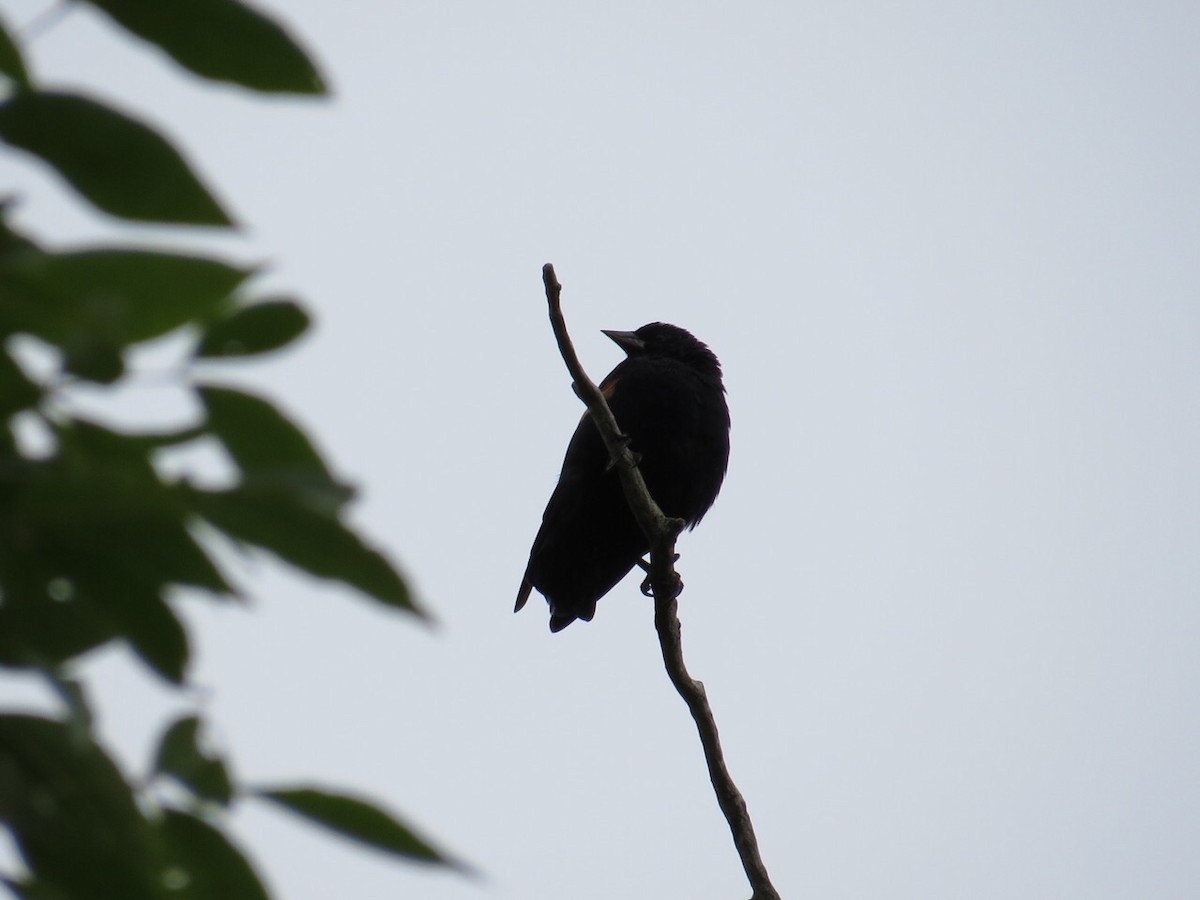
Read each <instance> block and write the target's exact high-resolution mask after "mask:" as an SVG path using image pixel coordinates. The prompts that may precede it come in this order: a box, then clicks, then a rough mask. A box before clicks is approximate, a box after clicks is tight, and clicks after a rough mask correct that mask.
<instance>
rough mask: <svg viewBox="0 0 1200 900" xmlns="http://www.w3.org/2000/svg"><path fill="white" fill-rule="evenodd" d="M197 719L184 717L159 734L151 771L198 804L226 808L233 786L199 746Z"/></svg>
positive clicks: (222, 767) (219, 763) (218, 762)
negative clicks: (172, 781) (174, 783)
mask: <svg viewBox="0 0 1200 900" xmlns="http://www.w3.org/2000/svg"><path fill="white" fill-rule="evenodd" d="M199 738H200V719H199V718H198V717H197V716H184V717H183V718H180V719H177V720H176V721H175V722H173V723H172V724H171V727H170V728H168V729H167V731H166V733H165V734H163V736H162V740H161V741H160V742H159V745H158V754H157V756H156V757H155V761H154V770H155V771H156V772H158V773H159V774H162V775H169V776H171V777H173V778H175V779H176V780H178V781H179V782H180V783H181V784H183V785H184V786H185V787H187V788H188V789H189V790H190V791H191V792H192V793H193V794H195V795H196V796H197V797H199V798H200V799H202V800H212V801H214V802H216V803H219V804H221V805H222V806H228V805H229V803H230V801H231V800H232V799H233V783H232V782H231V781H230V780H229V772H228V770H227V769H226V768H225V763H224V762H222V761H221V760H220V759H219V758H217V757H215V756H212V755H210V754H208V753H206V752H205V751H204V749H203V748H202V747H201V746H200V739H199Z"/></svg>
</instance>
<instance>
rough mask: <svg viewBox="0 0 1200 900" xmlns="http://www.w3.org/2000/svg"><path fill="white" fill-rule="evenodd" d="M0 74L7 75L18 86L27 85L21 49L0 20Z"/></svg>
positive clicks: (25, 86)
mask: <svg viewBox="0 0 1200 900" xmlns="http://www.w3.org/2000/svg"><path fill="white" fill-rule="evenodd" d="M0 75H7V76H8V77H9V78H11V79H12V80H13V81H15V82H16V83H17V85H18V86H19V87H23V88H28V87H29V71H28V70H27V69H26V68H25V60H24V59H22V58H21V50H20V48H19V47H17V45H16V43H15V42H14V41H13V39H12V36H11V35H10V34H9V33H8V29H7V28H6V27H5V26H4V22H3V21H0Z"/></svg>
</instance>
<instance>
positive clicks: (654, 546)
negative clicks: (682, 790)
mask: <svg viewBox="0 0 1200 900" xmlns="http://www.w3.org/2000/svg"><path fill="white" fill-rule="evenodd" d="M542 281H543V282H544V283H545V285H546V300H547V302H548V304H549V306H550V324H551V326H552V327H553V328H554V338H555V340H556V341H557V342H558V349H559V352H560V353H561V354H562V358H563V361H564V362H565V363H566V364H567V370H568V371H569V372H570V373H571V378H572V379H573V380H574V385H573V387H574V388H575V393H576V394H577V395H578V396H579V399H580V400H582V401H583V402H584V403H585V404H586V405H587V408H588V412H589V413H590V414H591V416H592V421H594V422H595V423H596V428H597V430H598V431H599V432H600V436H601V438H603V440H604V446H605V447H607V448H608V453H609V457H610V458H611V460H612V463H613V465H614V466H615V467H616V469H617V474H618V475H619V476H620V479H621V489H622V490H623V491H624V493H625V499H626V500H627V501H628V503H629V508H630V509H631V510H632V511H633V515H634V518H636V519H637V522H638V525H639V526H641V529H642V531H643V532H644V533H645V535H646V537H647V539H648V540H649V542H650V571H649V581H650V586H651V588H652V590H653V594H654V627H655V629H656V630H657V631H658V640H659V643H660V644H661V645H662V654H663V663H664V664H665V665H666V668H667V676H668V677H669V678H670V679H671V683H672V684H673V685H675V690H676V691H678V692H679V696H680V697H682V698H683V702H684V703H686V704H687V707H688V711H689V712H691V714H692V718H693V719H694V720H695V721H696V730H697V731H698V732H699V733H700V743H701V745H702V746H703V747H704V759H705V761H706V762H707V763H708V776H709V778H710V779H711V781H712V785H713V790H714V791H716V794H717V803H718V804H719V805H720V807H721V812H723V813H724V814H725V820H726V821H727V822H728V823H729V830H730V831H731V832H732V833H733V843H734V846H735V847H736V848H737V852H738V856H739V857H741V860H742V868H744V869H745V870H746V877H747V878H748V879H749V881H750V886H751V887H752V888H753V889H754V896H753V897H752V898H751V900H779V892H778V891H776V890H775V888H774V886H773V885H772V884H771V879H770V877H769V876H768V875H767V869H766V866H764V865H763V861H762V857H761V856H760V855H759V852H758V840H757V839H756V838H755V836H754V823H753V822H751V820H750V813H749V812H748V811H747V809H746V801H745V800H744V799H743V798H742V794H741V791H739V790H738V788H737V785H736V784H734V783H733V778H732V777H730V775H729V770H728V769H727V768H726V767H725V755H724V754H723V753H722V751H721V739H720V736H719V735H718V733H717V722H716V719H714V718H713V714H712V708H711V707H710V706H709V705H708V697H707V695H706V694H705V692H704V685H703V684H701V683H700V682H699V681H696V680H695V679H694V678H692V676H691V675H689V674H688V671H687V667H686V666H685V665H684V662H683V644H682V642H681V640H680V632H681V626H680V624H679V604H678V602H677V600H676V597H678V595H679V592H680V590H681V589H682V587H683V582H682V581H681V580H680V578H679V574H678V573H677V572H676V571H675V539H676V538H677V537H678V536H679V532H680V531H681V530H682V528H683V524H684V523H683V521H682V520H681V519H673V518H671V517H669V516H666V515H664V514H663V511H662V510H661V509H660V508H659V506H658V504H657V503H655V502H654V498H653V497H651V496H650V492H649V491H648V490H647V489H646V482H645V480H644V479H643V478H642V473H641V472H640V471H639V470H638V467H637V457H636V456H635V455H634V453H633V452H632V451H631V450H630V449H629V438H628V437H627V436H626V435H625V434H623V433H622V432H621V429H620V426H619V425H618V424H617V420H616V418H614V417H613V414H612V410H610V409H609V408H608V402H607V401H606V400H605V399H604V395H603V394H602V393H601V392H600V389H599V388H598V387H596V385H595V383H594V382H593V381H592V380H591V379H590V378H588V376H587V373H586V372H585V371H584V370H583V366H582V364H581V363H580V362H579V356H578V355H577V354H576V353H575V347H574V345H573V344H572V343H571V338H570V335H568V334H567V324H566V322H565V321H564V319H563V314H562V285H561V284H559V283H558V277H557V276H556V275H555V273H554V266H552V265H551V264H550V263H546V265H545V266H543V267H542Z"/></svg>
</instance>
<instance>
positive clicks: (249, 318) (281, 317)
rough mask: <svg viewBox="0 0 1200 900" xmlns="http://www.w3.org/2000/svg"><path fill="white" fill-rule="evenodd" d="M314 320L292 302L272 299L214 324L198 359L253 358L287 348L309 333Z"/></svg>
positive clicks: (197, 350)
mask: <svg viewBox="0 0 1200 900" xmlns="http://www.w3.org/2000/svg"><path fill="white" fill-rule="evenodd" d="M310 322H311V320H310V319H309V317H308V313H306V312H305V311H304V310H303V309H302V308H301V307H300V306H299V305H298V304H296V303H293V302H292V301H290V300H270V301H266V302H263V303H256V304H254V305H253V306H246V307H243V308H242V309H239V310H237V311H236V312H234V313H233V314H232V315H230V316H228V317H226V318H224V319H219V320H217V321H216V322H213V323H212V324H211V325H210V326H209V327H208V329H207V330H206V331H205V332H204V336H203V338H202V339H201V341H200V345H199V346H198V347H197V348H196V356H198V357H212V356H253V355H255V354H258V353H268V352H270V351H272V350H278V349H279V348H280V347H286V346H287V345H288V344H290V343H291V342H292V341H294V340H295V339H296V338H298V337H299V336H300V335H302V334H303V333H304V332H305V331H307V330H308V326H309V324H310Z"/></svg>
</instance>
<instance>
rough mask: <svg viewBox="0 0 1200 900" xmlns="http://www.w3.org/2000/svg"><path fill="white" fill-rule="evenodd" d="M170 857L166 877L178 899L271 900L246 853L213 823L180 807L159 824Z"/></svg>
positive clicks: (166, 851) (169, 811)
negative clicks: (268, 898)
mask: <svg viewBox="0 0 1200 900" xmlns="http://www.w3.org/2000/svg"><path fill="white" fill-rule="evenodd" d="M158 832H159V835H160V837H161V839H162V844H163V848H164V851H165V855H166V857H167V867H166V870H165V872H164V879H165V880H166V882H167V884H168V887H170V888H173V890H171V892H170V896H171V897H173V898H177V900H216V898H220V900H267V892H266V890H265V889H264V888H263V885H262V882H261V881H260V880H259V878H258V875H257V874H256V873H255V871H254V868H253V867H252V866H251V865H250V863H249V861H247V859H246V857H245V856H243V855H242V854H241V852H240V851H239V850H238V849H237V848H236V847H235V846H234V845H233V844H232V843H231V842H230V841H229V838H227V837H226V836H225V835H224V834H222V833H221V832H220V831H218V830H217V829H216V828H214V827H213V826H212V825H210V824H208V823H207V822H205V821H204V820H203V819H199V818H197V817H196V816H193V815H189V814H188V813H185V812H179V811H178V810H173V809H168V810H165V811H164V813H163V818H162V822H161V823H160V824H159V827H158Z"/></svg>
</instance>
